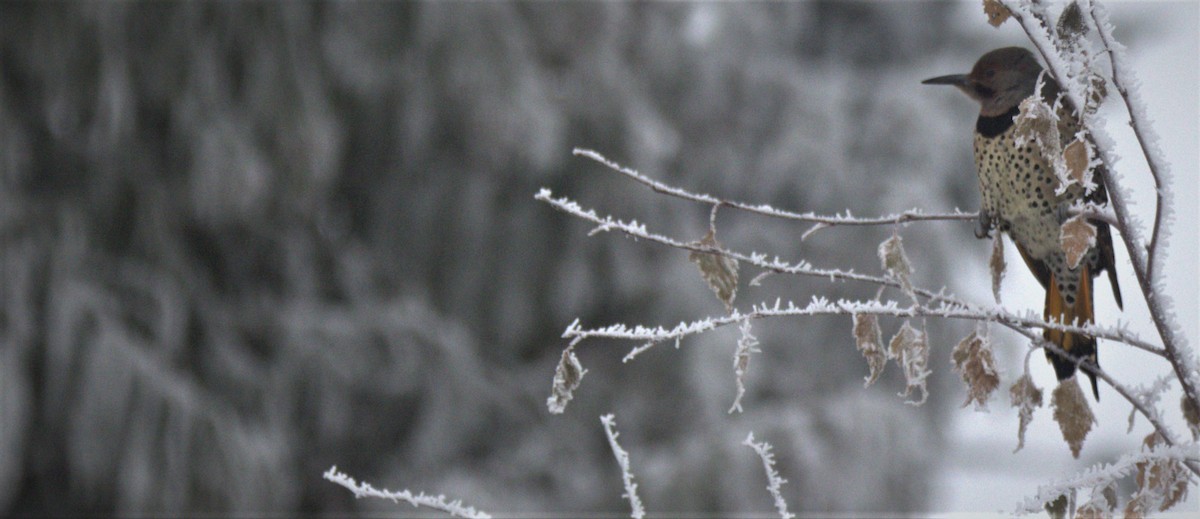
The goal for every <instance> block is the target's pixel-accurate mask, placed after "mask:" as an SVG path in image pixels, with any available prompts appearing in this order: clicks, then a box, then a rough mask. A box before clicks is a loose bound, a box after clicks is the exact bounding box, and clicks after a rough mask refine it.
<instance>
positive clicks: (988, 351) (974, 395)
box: [950, 332, 1000, 411]
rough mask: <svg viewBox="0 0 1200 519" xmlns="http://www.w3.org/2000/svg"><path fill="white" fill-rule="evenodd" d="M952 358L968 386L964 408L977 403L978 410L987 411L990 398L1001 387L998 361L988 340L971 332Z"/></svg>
mask: <svg viewBox="0 0 1200 519" xmlns="http://www.w3.org/2000/svg"><path fill="white" fill-rule="evenodd" d="M950 358H951V360H952V361H953V362H954V370H955V371H957V372H958V373H959V375H962V379H963V382H965V383H966V384H967V400H966V401H964V402H963V407H966V406H967V404H970V403H971V402H975V409H976V410H980V411H982V410H986V409H987V401H988V398H991V396H992V392H993V391H995V390H996V388H997V387H999V386H1000V375H999V374H998V373H997V372H996V359H995V357H994V356H993V355H992V348H991V345H989V344H988V341H987V338H986V337H984V336H982V335H979V334H978V333H976V332H971V335H968V336H966V338H964V339H963V340H962V341H960V342H959V343H958V345H957V346H955V347H954V351H953V352H951V354H950Z"/></svg>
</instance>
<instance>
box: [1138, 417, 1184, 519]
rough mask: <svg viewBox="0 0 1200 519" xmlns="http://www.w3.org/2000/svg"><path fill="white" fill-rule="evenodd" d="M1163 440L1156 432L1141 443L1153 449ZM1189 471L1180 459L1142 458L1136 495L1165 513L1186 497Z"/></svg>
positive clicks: (1148, 504)
mask: <svg viewBox="0 0 1200 519" xmlns="http://www.w3.org/2000/svg"><path fill="white" fill-rule="evenodd" d="M1164 443H1165V442H1164V441H1163V438H1162V435H1160V434H1158V433H1157V432H1153V433H1150V434H1149V435H1148V436H1146V439H1145V440H1144V441H1143V442H1142V445H1144V446H1145V447H1146V448H1147V449H1154V448H1155V447H1158V446H1160V445H1163V444H1164ZM1189 474H1190V472H1188V470H1187V468H1186V467H1184V466H1183V464H1182V463H1180V462H1179V461H1177V460H1172V459H1157V460H1153V461H1143V462H1141V463H1138V464H1137V474H1136V477H1135V481H1136V482H1137V488H1138V489H1137V494H1136V495H1137V497H1139V498H1141V503H1142V505H1143V506H1145V507H1146V508H1149V507H1150V506H1151V505H1152V504H1157V505H1158V506H1157V510H1156V511H1158V512H1165V511H1167V510H1169V509H1170V508H1171V507H1173V506H1175V505H1177V504H1179V503H1180V502H1181V501H1183V500H1184V498H1186V497H1187V490H1188V488H1187V487H1188V475H1189ZM1142 511H1143V512H1145V511H1148V510H1146V509H1143V510H1142Z"/></svg>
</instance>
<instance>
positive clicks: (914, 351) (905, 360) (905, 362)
mask: <svg viewBox="0 0 1200 519" xmlns="http://www.w3.org/2000/svg"><path fill="white" fill-rule="evenodd" d="M888 350H889V351H890V352H891V356H892V358H894V359H896V360H897V362H898V363H899V364H900V368H901V369H903V370H904V382H905V384H906V386H905V388H904V392H903V393H900V396H903V397H908V396H909V395H910V394H912V391H913V390H914V389H918V390H920V391H921V399H920V400H912V399H909V400H908V401H907V403H909V404H913V405H921V404H924V403H925V399H926V398H928V397H929V391H928V390H927V389H926V388H925V378H926V377H928V376H929V370H928V369H925V366H926V365H927V364H928V362H929V343H928V342H927V341H926V338H925V333H924V332H922V331H920V330H917V329H916V328H913V327H912V325H911V324H909V323H908V321H904V324H903V325H901V326H900V331H898V332H896V335H895V336H893V337H892V341H891V343H890V344H888Z"/></svg>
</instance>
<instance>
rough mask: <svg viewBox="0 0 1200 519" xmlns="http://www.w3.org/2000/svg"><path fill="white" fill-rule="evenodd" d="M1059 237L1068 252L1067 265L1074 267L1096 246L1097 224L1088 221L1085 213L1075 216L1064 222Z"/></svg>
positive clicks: (1063, 248)
mask: <svg viewBox="0 0 1200 519" xmlns="http://www.w3.org/2000/svg"><path fill="white" fill-rule="evenodd" d="M1058 239H1059V242H1060V243H1061V244H1062V250H1063V252H1065V253H1066V254H1067V265H1068V266H1070V267H1071V268H1072V269H1074V268H1076V267H1078V266H1079V262H1081V261H1083V257H1084V256H1086V255H1087V252H1088V250H1089V249H1091V248H1092V247H1095V246H1096V226H1094V225H1092V224H1090V223H1088V221H1087V220H1086V219H1084V217H1083V215H1078V216H1073V217H1071V218H1069V219H1068V220H1067V221H1066V222H1063V224H1062V228H1061V229H1060V231H1059V236H1058Z"/></svg>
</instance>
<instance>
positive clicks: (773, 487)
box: [742, 432, 796, 519]
mask: <svg viewBox="0 0 1200 519" xmlns="http://www.w3.org/2000/svg"><path fill="white" fill-rule="evenodd" d="M742 445H745V446H747V447H750V448H751V449H754V452H756V453H758V457H759V458H762V464H763V471H765V472H766V473H767V491H768V492H770V493H771V498H772V499H774V500H775V510H776V511H778V512H779V517H780V519H792V518H794V517H796V514H793V513H791V512H788V506H787V501H786V500H784V499H783V493H782V492H780V491H779V489H780V488H781V487H783V484H784V483H787V480H786V479H783V478H782V477H779V472H778V471H776V470H775V455H774V454H772V453H771V444H769V443H767V442H755V441H754V433H753V432H751V433H750V434H748V435H746V439H745V440H743V441H742Z"/></svg>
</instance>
